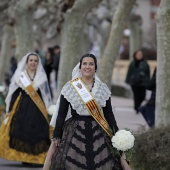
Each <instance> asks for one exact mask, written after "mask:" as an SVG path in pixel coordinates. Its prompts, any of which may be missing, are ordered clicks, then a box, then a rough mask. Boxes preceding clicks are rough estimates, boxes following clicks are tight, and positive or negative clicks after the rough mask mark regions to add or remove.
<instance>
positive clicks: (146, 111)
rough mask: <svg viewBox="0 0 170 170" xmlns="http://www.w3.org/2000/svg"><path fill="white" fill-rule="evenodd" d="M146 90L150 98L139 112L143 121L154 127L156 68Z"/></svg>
mask: <svg viewBox="0 0 170 170" xmlns="http://www.w3.org/2000/svg"><path fill="white" fill-rule="evenodd" d="M146 88H147V89H148V90H151V91H152V93H151V97H150V99H149V100H148V102H147V103H146V104H145V105H144V106H141V107H140V108H139V112H141V113H142V115H143V117H144V119H145V120H146V122H147V124H148V126H149V127H151V128H152V127H154V125H155V100H156V68H155V70H154V73H153V75H152V78H151V80H150V81H149V82H148V84H147V86H146Z"/></svg>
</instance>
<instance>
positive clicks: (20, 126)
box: [0, 87, 51, 164]
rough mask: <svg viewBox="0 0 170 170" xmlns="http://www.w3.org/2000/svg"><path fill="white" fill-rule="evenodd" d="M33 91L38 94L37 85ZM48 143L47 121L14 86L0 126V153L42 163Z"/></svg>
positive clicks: (21, 90)
mask: <svg viewBox="0 0 170 170" xmlns="http://www.w3.org/2000/svg"><path fill="white" fill-rule="evenodd" d="M37 93H38V94H39V96H40V97H41V92H40V90H39V89H38V90H37ZM50 143H51V140H50V134H49V123H48V122H47V120H46V118H45V117H44V115H43V114H42V113H41V111H40V110H39V108H38V107H37V105H36V104H35V103H34V102H33V100H32V99H31V97H30V96H29V95H28V94H27V93H26V92H25V90H23V89H22V88H20V87H19V88H18V89H17V90H16V91H15V92H14V93H13V95H12V98H11V102H10V107H9V114H8V116H7V118H6V119H5V120H4V121H3V124H2V126H1V128H0V157H2V158H5V159H8V160H14V161H20V162H27V163H37V164H43V163H44V159H45V157H46V153H47V150H48V148H49V145H50Z"/></svg>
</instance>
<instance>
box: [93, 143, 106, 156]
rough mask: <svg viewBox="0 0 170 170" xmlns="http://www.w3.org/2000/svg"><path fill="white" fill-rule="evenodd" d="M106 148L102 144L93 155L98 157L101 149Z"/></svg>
mask: <svg viewBox="0 0 170 170" xmlns="http://www.w3.org/2000/svg"><path fill="white" fill-rule="evenodd" d="M105 148H106V145H105V144H102V145H101V146H100V147H99V148H98V149H97V151H95V155H98V154H99V153H100V152H101V151H102V150H103V149H105Z"/></svg>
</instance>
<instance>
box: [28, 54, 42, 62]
mask: <svg viewBox="0 0 170 170" xmlns="http://www.w3.org/2000/svg"><path fill="white" fill-rule="evenodd" d="M30 55H35V56H37V58H38V61H39V57H38V54H36V53H30V54H29V55H28V56H27V60H26V64H27V63H28V59H29V56H30Z"/></svg>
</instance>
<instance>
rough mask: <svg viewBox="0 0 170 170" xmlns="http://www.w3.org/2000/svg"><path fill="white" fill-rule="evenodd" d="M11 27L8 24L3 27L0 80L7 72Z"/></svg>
mask: <svg viewBox="0 0 170 170" xmlns="http://www.w3.org/2000/svg"><path fill="white" fill-rule="evenodd" d="M12 30H13V27H11V26H10V25H8V24H5V25H4V28H3V39H2V47H1V49H2V50H1V55H0V61H1V62H0V82H2V81H3V80H4V73H9V59H10V56H9V55H10V52H9V51H10V43H11V42H10V41H11V35H12Z"/></svg>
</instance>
